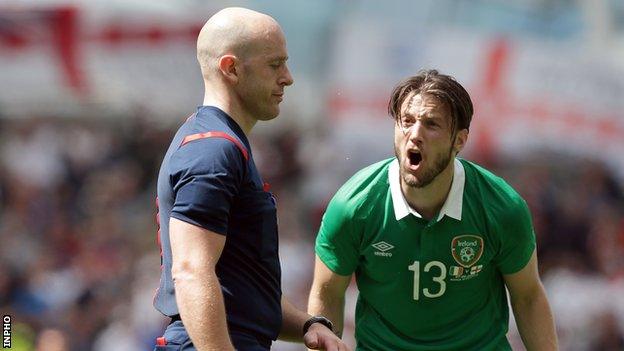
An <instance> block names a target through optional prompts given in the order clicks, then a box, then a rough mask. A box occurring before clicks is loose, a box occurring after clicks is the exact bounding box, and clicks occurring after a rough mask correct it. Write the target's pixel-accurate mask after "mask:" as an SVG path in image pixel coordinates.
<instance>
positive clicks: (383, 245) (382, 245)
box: [371, 241, 394, 257]
mask: <svg viewBox="0 0 624 351" xmlns="http://www.w3.org/2000/svg"><path fill="white" fill-rule="evenodd" d="M371 246H372V247H374V248H376V249H377V250H378V251H375V256H384V257H392V252H387V251H390V250H392V249H394V245H392V244H388V243H387V242H385V241H380V242H378V243H375V244H373V245H371Z"/></svg>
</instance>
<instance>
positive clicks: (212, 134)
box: [180, 132, 249, 161]
mask: <svg viewBox="0 0 624 351" xmlns="http://www.w3.org/2000/svg"><path fill="white" fill-rule="evenodd" d="M204 138H224V139H227V140H229V141H231V142H233V143H234V145H236V147H238V149H239V150H240V152H241V153H242V154H243V157H244V158H245V161H249V154H248V153H247V149H245V147H243V145H242V144H241V143H240V141H238V140H237V139H236V138H234V137H233V136H231V135H229V134H227V133H223V132H206V133H197V134H191V135H187V136H186V137H185V138H184V140H182V144H181V145H180V147H182V146H184V145H186V144H187V143H190V142H191V141H195V140H198V139H204Z"/></svg>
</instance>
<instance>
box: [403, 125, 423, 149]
mask: <svg viewBox="0 0 624 351" xmlns="http://www.w3.org/2000/svg"><path fill="white" fill-rule="evenodd" d="M423 131H424V127H423V125H422V123H421V122H420V121H416V123H414V125H412V126H411V127H410V128H409V129H408V130H407V137H408V138H409V140H410V141H411V142H412V143H414V144H417V145H420V143H422V140H423Z"/></svg>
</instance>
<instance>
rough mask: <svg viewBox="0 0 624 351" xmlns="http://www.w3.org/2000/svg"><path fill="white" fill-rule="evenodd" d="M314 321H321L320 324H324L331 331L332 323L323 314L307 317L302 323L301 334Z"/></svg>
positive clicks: (304, 332)
mask: <svg viewBox="0 0 624 351" xmlns="http://www.w3.org/2000/svg"><path fill="white" fill-rule="evenodd" d="M314 323H321V324H322V325H324V326H326V327H327V328H328V329H329V330H331V331H332V332H333V331H334V324H333V323H332V322H331V321H330V320H329V319H327V318H325V317H323V316H314V317H312V318H310V319H308V320H307V321H306V322H305V323H304V324H303V335H305V334H306V333H307V332H308V329H310V326H311V325H312V324H314Z"/></svg>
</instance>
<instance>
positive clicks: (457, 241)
mask: <svg viewBox="0 0 624 351" xmlns="http://www.w3.org/2000/svg"><path fill="white" fill-rule="evenodd" d="M451 254H452V255H453V258H454V259H455V262H457V264H459V265H460V266H462V267H465V268H469V267H470V266H472V265H473V264H475V263H477V261H479V259H480V258H481V255H482V254H483V238H481V237H480V236H477V235H459V236H456V237H454V238H453V240H452V241H451Z"/></svg>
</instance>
